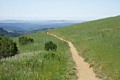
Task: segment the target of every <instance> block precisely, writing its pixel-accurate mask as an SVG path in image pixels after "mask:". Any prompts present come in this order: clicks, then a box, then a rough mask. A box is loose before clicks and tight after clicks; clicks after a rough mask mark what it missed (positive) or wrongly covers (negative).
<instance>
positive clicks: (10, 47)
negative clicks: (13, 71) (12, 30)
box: [0, 36, 18, 59]
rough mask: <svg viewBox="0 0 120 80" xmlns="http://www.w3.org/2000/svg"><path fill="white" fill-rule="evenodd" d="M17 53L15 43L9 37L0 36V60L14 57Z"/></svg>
mask: <svg viewBox="0 0 120 80" xmlns="http://www.w3.org/2000/svg"><path fill="white" fill-rule="evenodd" d="M17 53H18V49H17V46H16V43H15V42H13V40H12V39H10V38H9V37H4V36H2V37H1V36H0V59H1V58H6V57H9V56H14V55H15V54H17Z"/></svg>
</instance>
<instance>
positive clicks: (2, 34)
mask: <svg viewBox="0 0 120 80" xmlns="http://www.w3.org/2000/svg"><path fill="white" fill-rule="evenodd" d="M0 36H9V37H17V36H20V34H19V33H15V32H8V31H6V30H4V29H3V28H0Z"/></svg>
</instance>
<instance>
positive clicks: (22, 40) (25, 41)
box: [19, 36, 34, 45]
mask: <svg viewBox="0 0 120 80" xmlns="http://www.w3.org/2000/svg"><path fill="white" fill-rule="evenodd" d="M32 42H34V40H33V39H32V38H30V37H25V36H22V37H19V43H20V44H21V45H26V44H28V43H32Z"/></svg>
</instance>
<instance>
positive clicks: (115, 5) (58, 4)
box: [0, 0, 120, 20]
mask: <svg viewBox="0 0 120 80" xmlns="http://www.w3.org/2000/svg"><path fill="white" fill-rule="evenodd" d="M116 15H120V0H0V20H6V19H12V20H13V19H15V20H44V19H56V20H65V19H67V20H91V19H98V18H103V17H109V16H116Z"/></svg>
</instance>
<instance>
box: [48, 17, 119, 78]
mask: <svg viewBox="0 0 120 80" xmlns="http://www.w3.org/2000/svg"><path fill="white" fill-rule="evenodd" d="M50 32H51V33H55V34H57V35H58V36H60V37H63V38H64V39H67V40H69V41H71V42H73V43H74V45H75V47H76V48H77V50H78V51H79V53H82V54H80V55H81V56H83V57H84V58H85V61H87V62H89V63H90V64H92V66H93V67H94V71H95V72H96V73H97V74H98V77H100V78H103V77H108V78H109V79H110V80H120V61H119V60H120V16H117V17H112V18H107V19H102V20H96V21H90V22H85V23H82V24H76V25H72V26H69V27H64V28H58V29H54V30H51V31H50Z"/></svg>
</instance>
